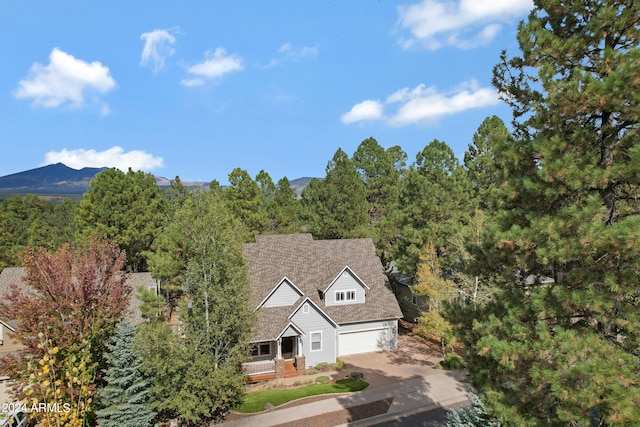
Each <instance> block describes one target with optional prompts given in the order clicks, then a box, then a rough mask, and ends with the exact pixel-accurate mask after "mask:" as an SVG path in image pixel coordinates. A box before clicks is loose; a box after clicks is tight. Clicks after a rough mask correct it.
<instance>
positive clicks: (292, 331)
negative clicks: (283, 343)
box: [282, 326, 300, 337]
mask: <svg viewBox="0 0 640 427" xmlns="http://www.w3.org/2000/svg"><path fill="white" fill-rule="evenodd" d="M298 335H300V334H299V333H298V331H296V330H295V329H294V328H292V327H291V326H289V327H288V328H287V330H286V331H284V333H283V334H282V337H297V336H298Z"/></svg>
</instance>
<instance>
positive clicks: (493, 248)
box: [453, 0, 640, 426]
mask: <svg viewBox="0 0 640 427" xmlns="http://www.w3.org/2000/svg"><path fill="white" fill-rule="evenodd" d="M534 3H535V8H534V10H533V11H532V12H531V14H530V16H529V18H528V21H527V22H526V23H523V24H521V26H520V28H519V32H518V41H519V43H520V48H521V51H522V56H520V57H514V58H511V59H508V58H507V55H506V54H503V56H502V60H501V62H500V63H499V64H498V65H497V66H496V68H495V70H494V71H495V72H494V76H495V78H494V84H495V85H496V87H497V89H498V92H499V93H501V94H502V96H503V98H504V99H505V100H506V101H507V102H509V104H510V105H511V107H512V108H513V112H514V129H515V134H514V137H515V141H514V143H513V144H511V145H510V146H506V147H504V148H503V149H502V150H501V152H500V153H498V154H497V155H498V156H499V157H500V159H501V160H502V161H503V165H505V172H506V174H507V180H506V182H505V183H504V186H503V188H502V190H501V197H500V207H501V211H500V212H499V214H498V216H497V220H498V221H497V225H496V226H495V227H492V228H491V229H490V230H489V232H487V233H486V234H485V236H484V238H485V239H486V241H485V243H484V244H483V245H482V247H481V248H479V250H478V251H476V255H477V259H476V263H477V268H478V270H480V271H483V272H484V273H485V274H487V275H491V276H492V277H493V280H494V281H495V282H496V283H497V284H499V285H500V287H501V290H500V292H499V293H498V295H497V297H496V298H495V300H494V301H493V302H491V303H489V304H488V305H487V306H486V307H485V308H484V309H483V310H481V311H480V312H478V313H475V314H471V315H470V314H469V313H468V312H464V311H460V310H458V311H455V315H454V316H453V317H454V322H455V323H456V331H457V334H458V335H459V336H460V337H461V338H462V340H463V341H464V343H465V345H466V348H467V357H465V359H466V361H467V366H468V367H469V369H470V373H471V379H472V382H473V384H474V385H475V386H476V387H477V388H478V389H479V390H481V391H482V392H483V396H484V397H485V404H486V408H487V411H488V412H489V413H491V414H494V415H496V416H497V417H498V418H499V420H500V421H503V422H505V423H507V422H508V423H512V424H517V425H562V426H565V425H638V424H639V423H640V386H639V383H638V380H637V379H638V377H637V372H638V366H639V364H640V358H639V353H638V348H639V346H640V310H639V307H638V305H639V303H638V271H640V243H639V241H638V230H640V203H639V202H640V199H639V198H638V192H639V190H640V175H638V165H639V164H640V135H639V133H640V96H639V94H640V51H639V50H638V40H639V37H638V36H639V35H640V27H639V23H640V12H639V9H638V3H637V1H618V0H615V1H581V2H563V1H558V0H537V1H535V2H534ZM545 276H546V277H549V278H551V279H553V283H549V282H548V281H546V280H545V281H544V283H543V281H542V280H541V278H542V277H545Z"/></svg>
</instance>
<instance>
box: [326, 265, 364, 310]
mask: <svg viewBox="0 0 640 427" xmlns="http://www.w3.org/2000/svg"><path fill="white" fill-rule="evenodd" d="M368 290H369V286H367V284H366V283H364V281H362V279H360V278H359V277H358V276H357V275H356V274H355V273H354V272H353V270H351V268H349V266H346V267H345V268H343V269H342V271H340V273H339V274H338V275H337V276H336V278H335V279H333V281H332V282H331V283H330V284H329V286H327V287H326V288H325V289H324V291H323V292H322V294H323V296H324V305H325V306H334V305H345V304H363V303H364V302H365V300H366V293H367V291H368Z"/></svg>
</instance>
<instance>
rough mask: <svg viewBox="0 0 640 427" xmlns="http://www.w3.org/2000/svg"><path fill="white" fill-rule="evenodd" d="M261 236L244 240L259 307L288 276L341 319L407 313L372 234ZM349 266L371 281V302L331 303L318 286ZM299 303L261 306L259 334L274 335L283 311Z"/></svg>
mask: <svg viewBox="0 0 640 427" xmlns="http://www.w3.org/2000/svg"><path fill="white" fill-rule="evenodd" d="M255 240H256V241H255V243H248V244H246V245H245V246H244V252H245V255H246V257H247V262H248V268H249V273H250V275H251V287H252V291H253V292H252V298H253V299H252V304H253V307H257V306H258V304H259V303H260V302H261V301H262V300H263V299H264V298H265V297H266V296H267V295H268V294H269V292H271V290H272V289H273V288H274V287H275V286H276V285H277V284H278V283H279V282H280V281H281V280H282V278H283V277H284V276H286V277H287V278H288V279H289V280H291V281H292V282H293V283H294V284H295V285H296V286H297V287H298V288H299V289H300V290H301V291H302V292H303V293H304V294H305V296H308V297H309V298H310V299H311V300H312V301H313V302H314V303H315V304H316V305H318V307H320V308H321V309H322V310H323V311H324V312H325V313H326V314H327V315H328V316H329V317H331V318H332V319H333V320H334V321H335V322H336V323H338V324H345V323H357V322H366V321H375V320H382V319H397V318H400V317H402V312H401V311H400V307H399V306H398V302H397V300H396V297H395V295H394V294H393V292H392V291H391V288H390V286H389V281H388V279H387V276H386V275H385V273H384V268H383V266H382V263H381V262H380V258H378V255H377V254H376V250H375V247H374V245H373V241H372V240H371V239H341V240H313V237H312V236H311V234H284V235H283V234H280V235H262V236H256V238H255ZM346 266H348V267H349V268H350V269H351V270H352V271H353V272H354V273H355V274H356V275H357V276H358V277H359V278H360V279H362V281H363V282H364V283H366V284H367V286H369V288H370V289H369V290H367V292H366V302H365V303H364V304H349V305H340V306H329V307H325V305H324V302H323V301H321V300H320V295H319V292H318V291H319V290H324V289H326V287H327V286H328V285H329V284H331V282H332V281H333V280H334V279H335V278H336V277H337V276H338V274H340V272H342V270H343V269H344V268H345V267H346ZM299 301H300V300H299ZM296 307H297V304H294V305H293V306H289V307H277V309H278V310H274V309H265V308H261V309H260V310H259V311H258V312H259V316H260V322H259V323H260V330H259V331H258V332H257V333H256V335H255V336H256V337H258V336H260V337H266V336H271V335H273V334H274V332H275V331H276V330H278V328H279V327H280V325H282V322H283V317H284V314H283V313H284V312H287V310H288V313H287V317H288V315H289V314H291V312H292V311H293V310H294V309H295V308H296ZM283 327H284V326H283ZM281 330H282V328H280V330H278V332H277V333H279V332H280V331H281ZM277 333H276V334H277ZM256 340H257V338H256Z"/></svg>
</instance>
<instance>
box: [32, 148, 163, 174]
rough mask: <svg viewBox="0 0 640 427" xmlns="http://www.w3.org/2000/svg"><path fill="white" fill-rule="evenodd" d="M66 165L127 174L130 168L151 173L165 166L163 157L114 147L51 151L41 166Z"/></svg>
mask: <svg viewBox="0 0 640 427" xmlns="http://www.w3.org/2000/svg"><path fill="white" fill-rule="evenodd" d="M58 162H61V163H64V164H65V165H67V166H69V167H71V168H74V169H82V168H84V167H90V168H101V167H109V168H118V169H120V170H121V171H124V172H126V171H127V170H128V169H129V168H131V169H133V170H135V171H137V170H143V171H150V170H153V169H157V168H161V167H163V166H164V159H163V158H162V157H154V156H153V155H152V154H149V153H145V152H144V151H140V150H132V151H127V152H125V151H124V149H123V148H122V147H118V146H114V147H111V148H109V149H107V150H105V151H96V150H86V149H84V148H78V149H75V150H67V149H66V148H64V149H62V150H61V151H49V152H48V153H47V154H45V156H44V161H43V162H42V163H41V166H44V165H50V164H52V163H58Z"/></svg>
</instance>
